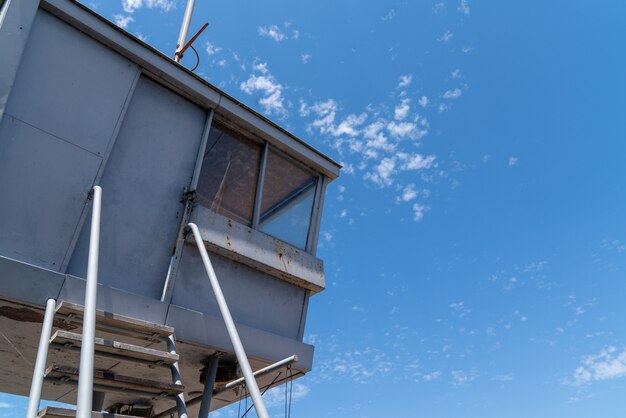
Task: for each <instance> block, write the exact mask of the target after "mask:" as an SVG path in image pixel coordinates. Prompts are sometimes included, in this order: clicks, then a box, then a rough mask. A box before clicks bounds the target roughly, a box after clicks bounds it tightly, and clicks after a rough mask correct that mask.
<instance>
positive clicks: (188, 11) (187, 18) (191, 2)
mask: <svg viewBox="0 0 626 418" xmlns="http://www.w3.org/2000/svg"><path fill="white" fill-rule="evenodd" d="M195 4H196V0H187V7H185V15H184V16H183V23H182V25H181V26H180V33H179V34H178V43H176V51H174V61H176V62H178V61H180V58H181V57H182V54H181V53H180V52H181V49H182V48H183V45H185V40H186V39H187V32H189V23H190V22H191V15H192V14H193V7H194V6H195Z"/></svg>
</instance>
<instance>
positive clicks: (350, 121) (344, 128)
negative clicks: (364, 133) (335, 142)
mask: <svg viewBox="0 0 626 418" xmlns="http://www.w3.org/2000/svg"><path fill="white" fill-rule="evenodd" d="M365 119H367V114H365V113H361V114H360V115H358V116H357V115H354V114H351V115H348V116H347V117H346V118H345V119H344V120H343V121H341V123H340V124H339V125H338V126H337V127H336V128H334V129H333V132H332V133H333V135H335V136H341V135H348V136H352V137H354V136H356V135H358V133H359V130H358V127H359V126H360V125H362V124H363V123H364V122H365Z"/></svg>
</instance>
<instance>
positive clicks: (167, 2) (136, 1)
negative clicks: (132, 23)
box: [122, 0, 176, 13]
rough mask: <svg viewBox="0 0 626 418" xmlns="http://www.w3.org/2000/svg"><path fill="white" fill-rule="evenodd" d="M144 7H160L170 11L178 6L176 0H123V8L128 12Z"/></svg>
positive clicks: (162, 9)
mask: <svg viewBox="0 0 626 418" xmlns="http://www.w3.org/2000/svg"><path fill="white" fill-rule="evenodd" d="M142 7H147V8H148V9H159V10H161V11H164V12H169V11H170V10H172V9H174V8H175V7H176V1H175V0H122V8H123V9H124V11H125V12H126V13H134V12H135V11H136V10H139V9H141V8H142Z"/></svg>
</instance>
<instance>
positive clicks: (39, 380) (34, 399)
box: [26, 299, 56, 418]
mask: <svg viewBox="0 0 626 418" xmlns="http://www.w3.org/2000/svg"><path fill="white" fill-rule="evenodd" d="M55 309H56V301H55V300H54V299H48V300H47V301H46V313H45V314H44V317H43V324H42V326H41V335H40V336H39V348H38V349H37V360H36V361H35V370H34V371H33V382H32V383H31V385H30V395H29V396H28V409H27V410H26V418H37V414H38V413H39V400H40V399H41V388H42V386H43V378H44V373H45V372H46V360H47V358H48V348H49V346H50V334H51V333H52V323H53V319H54V311H55Z"/></svg>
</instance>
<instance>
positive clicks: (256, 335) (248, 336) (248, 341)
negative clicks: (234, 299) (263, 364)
mask: <svg viewBox="0 0 626 418" xmlns="http://www.w3.org/2000/svg"><path fill="white" fill-rule="evenodd" d="M167 324H168V325H172V326H174V327H175V328H176V336H177V338H178V340H179V341H183V342H187V341H189V342H191V341H194V342H204V341H210V342H211V346H212V347H215V349H216V350H218V351H222V352H232V346H231V344H230V339H229V338H228V333H227V332H226V326H225V325H224V322H223V321H222V320H221V319H220V318H218V317H215V316H211V315H206V314H205V315H203V314H202V313H200V312H196V311H192V310H189V309H184V308H181V307H179V306H174V305H172V306H170V309H169V312H168V315H167ZM237 330H238V331H239V335H240V336H241V340H242V341H243V344H244V346H245V347H246V351H247V354H248V357H250V358H251V361H252V360H257V361H267V362H268V364H269V363H272V362H275V361H278V360H280V359H282V358H285V357H289V356H291V355H294V354H295V355H297V356H298V362H297V363H296V364H295V365H294V367H295V368H297V369H299V370H302V371H306V372H308V371H309V370H311V364H312V362H313V346H311V345H308V344H304V343H302V342H300V341H296V340H294V339H291V338H285V337H281V336H279V335H275V334H272V333H269V332H265V331H262V330H260V329H258V328H253V327H250V326H246V325H243V324H241V323H239V322H237ZM178 345H179V347H180V345H181V344H180V343H179V344H178ZM179 352H181V353H182V351H181V350H179ZM185 360H186V358H185V356H184V355H183V354H181V361H182V362H183V364H184V363H185ZM202 360H203V359H202V358H201V359H199V360H198V361H200V362H201V361H202ZM253 369H255V370H256V369H257V368H254V367H253ZM183 374H184V373H183Z"/></svg>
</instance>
